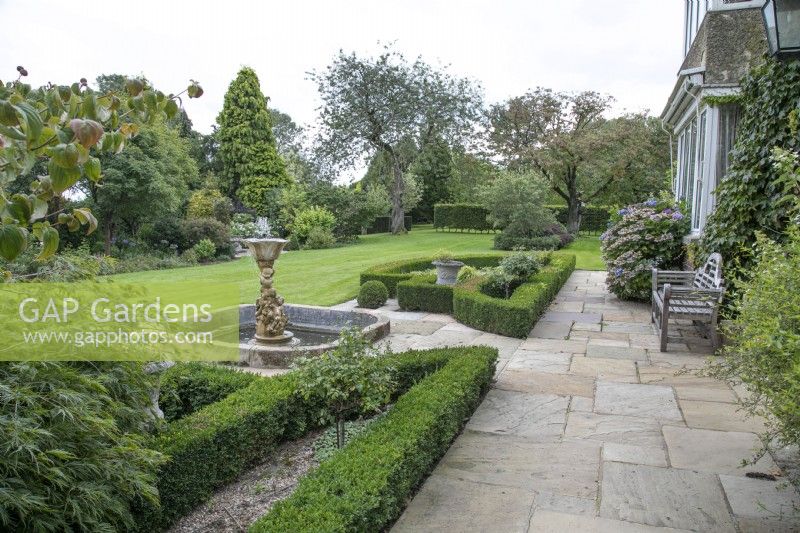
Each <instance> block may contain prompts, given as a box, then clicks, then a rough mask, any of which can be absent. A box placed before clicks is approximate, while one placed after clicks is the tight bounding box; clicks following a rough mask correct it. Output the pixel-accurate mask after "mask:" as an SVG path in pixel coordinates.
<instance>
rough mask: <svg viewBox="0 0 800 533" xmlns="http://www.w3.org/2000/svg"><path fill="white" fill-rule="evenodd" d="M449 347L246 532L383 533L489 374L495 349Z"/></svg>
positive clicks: (477, 400)
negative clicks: (432, 368) (444, 357)
mask: <svg viewBox="0 0 800 533" xmlns="http://www.w3.org/2000/svg"><path fill="white" fill-rule="evenodd" d="M439 352H444V350H439ZM449 352H450V354H451V355H450V357H448V361H447V363H446V364H445V365H444V366H443V367H442V368H441V370H439V371H438V372H435V373H433V374H431V375H429V376H428V377H426V378H425V379H423V380H422V381H420V382H419V383H417V384H416V385H414V386H413V387H412V388H411V389H410V390H409V391H408V392H407V393H406V394H404V395H403V396H401V397H400V399H399V400H397V403H396V404H395V405H394V407H393V408H392V410H391V411H389V413H388V414H386V416H384V417H383V418H382V419H381V420H379V421H376V422H375V423H374V424H372V425H370V427H369V428H368V429H367V430H366V431H365V432H364V433H363V434H361V435H360V436H358V437H356V438H355V439H354V440H353V441H352V442H350V443H349V444H348V445H347V446H346V447H345V448H343V449H342V450H340V451H339V452H337V453H335V454H334V455H333V456H332V457H331V458H330V459H328V460H327V461H324V462H323V463H322V464H321V465H320V466H319V468H317V469H316V470H315V471H313V472H312V473H311V474H309V475H308V476H307V477H305V478H304V479H302V480H301V481H300V483H299V485H298V487H297V489H296V490H295V492H294V493H293V494H292V495H291V496H290V497H289V498H288V499H286V500H284V501H282V502H279V503H278V504H276V505H275V507H274V508H273V509H272V511H271V512H270V513H268V514H267V515H266V516H264V517H263V518H261V519H260V520H258V521H257V522H256V523H255V524H253V526H251V528H250V531H253V532H270V531H275V532H284V531H295V532H297V531H309V532H310V531H382V530H385V529H386V528H387V527H388V526H389V525H390V524H392V522H393V521H394V520H396V519H397V518H398V517H399V516H400V513H401V512H402V510H403V508H404V507H405V505H406V503H407V501H408V498H409V496H410V495H411V494H412V493H413V491H414V489H415V488H416V487H417V486H419V485H420V483H421V482H422V481H423V480H424V479H425V477H426V475H427V474H428V472H430V470H431V469H432V468H433V466H434V465H435V464H436V462H437V461H438V460H439V459H440V458H441V457H442V456H443V455H444V453H445V452H446V451H447V448H448V447H449V446H450V443H451V442H452V440H453V438H455V437H456V435H457V434H458V432H459V431H460V430H461V427H462V426H463V425H464V421H465V419H467V418H468V417H469V416H470V415H471V414H472V412H473V411H474V410H475V408H476V407H477V406H478V404H479V403H480V400H481V397H482V396H483V394H484V393H485V392H486V391H487V390H488V388H489V384H490V383H491V380H492V376H493V375H494V367H495V362H496V359H497V352H496V350H493V349H490V348H483V347H480V348H461V349H456V348H453V349H450V350H449Z"/></svg>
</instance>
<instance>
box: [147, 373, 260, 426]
mask: <svg viewBox="0 0 800 533" xmlns="http://www.w3.org/2000/svg"><path fill="white" fill-rule="evenodd" d="M257 379H261V378H260V377H259V376H257V375H256V374H251V373H249V372H242V371H240V370H235V369H231V368H223V367H220V366H215V365H209V364H206V363H182V364H178V365H175V366H173V367H171V368H168V369H167V370H165V371H164V372H163V373H162V374H161V378H160V384H159V388H160V395H159V398H158V405H159V407H161V410H162V411H164V419H165V420H167V421H168V422H172V421H174V420H178V419H179V418H183V417H184V416H187V415H190V414H192V413H194V412H195V411H197V410H199V409H200V408H202V407H205V406H206V405H209V404H212V403H214V402H218V401H219V400H221V399H223V398H225V397H226V396H228V395H229V394H231V393H233V392H236V391H237V390H239V389H243V388H245V387H247V386H249V385H250V384H251V383H253V381H255V380H257Z"/></svg>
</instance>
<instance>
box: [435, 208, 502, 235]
mask: <svg viewBox="0 0 800 533" xmlns="http://www.w3.org/2000/svg"><path fill="white" fill-rule="evenodd" d="M488 215H489V210H488V209H486V208H485V207H484V206H482V205H480V204H436V205H435V206H434V207H433V227H434V228H436V229H458V230H474V231H488V230H491V229H493V228H492V225H491V224H489V222H487V221H486V217H487V216H488Z"/></svg>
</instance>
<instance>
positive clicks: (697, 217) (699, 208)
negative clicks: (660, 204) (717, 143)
mask: <svg viewBox="0 0 800 533" xmlns="http://www.w3.org/2000/svg"><path fill="white" fill-rule="evenodd" d="M705 161H706V111H703V113H702V114H701V115H700V127H699V131H698V140H697V172H696V174H697V176H696V180H695V190H694V200H693V202H692V205H693V206H694V210H693V212H692V229H700V224H701V221H702V214H703V200H704V198H703V178H704V176H705Z"/></svg>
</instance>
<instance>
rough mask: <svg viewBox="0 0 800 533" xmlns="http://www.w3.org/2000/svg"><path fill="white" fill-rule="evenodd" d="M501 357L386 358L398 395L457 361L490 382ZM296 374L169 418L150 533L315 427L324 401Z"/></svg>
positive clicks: (146, 524)
mask: <svg viewBox="0 0 800 533" xmlns="http://www.w3.org/2000/svg"><path fill="white" fill-rule="evenodd" d="M496 356H497V352H496V351H495V350H491V349H487V348H450V349H438V350H428V351H420V352H417V351H411V352H405V353H403V354H398V355H395V356H391V357H386V358H385V359H383V361H385V364H387V365H389V366H391V368H392V369H393V375H394V378H395V382H396V383H397V386H396V389H395V392H394V394H393V397H394V398H398V397H400V396H401V395H402V394H403V393H405V392H406V391H408V390H409V389H410V388H411V387H412V386H413V385H414V384H416V383H419V382H421V381H422V380H424V378H425V377H426V376H428V375H430V374H431V373H434V372H437V371H438V370H439V369H441V368H443V367H445V366H447V365H448V364H449V363H450V361H451V360H458V361H464V363H459V365H467V366H469V367H470V368H472V365H476V368H477V367H482V368H484V372H485V373H486V375H487V376H488V377H487V378H486V379H487V381H486V384H487V385H488V379H490V378H491V376H492V375H493V373H494V361H495V359H496ZM470 361H471V362H470ZM481 365H482V366H481ZM459 368H460V366H459ZM448 379H449V378H448ZM294 380H295V377H294V375H293V373H289V374H285V375H283V376H277V377H273V378H260V379H257V380H255V381H254V382H253V383H251V384H250V385H249V386H247V387H245V388H242V389H239V390H237V391H235V392H233V393H232V394H230V395H228V396H227V397H225V398H224V399H222V400H220V401H218V402H216V403H213V404H211V405H208V406H206V407H204V408H202V409H200V410H199V411H197V412H195V413H193V414H191V415H188V416H186V417H184V418H182V419H180V420H177V421H175V422H172V423H170V424H168V425H167V428H166V429H165V430H164V431H162V432H161V433H160V434H159V435H158V436H157V437H155V438H154V439H153V441H152V443H151V448H154V449H156V450H158V451H160V452H162V453H164V454H165V455H167V456H169V460H168V461H167V462H166V463H164V464H163V465H162V466H161V468H160V470H159V473H158V483H157V486H158V490H159V494H160V498H161V505H160V507H158V508H156V507H154V506H152V505H150V504H148V503H146V502H140V503H139V504H138V509H136V511H135V515H136V519H137V522H138V529H139V530H140V531H148V532H151V531H161V530H164V529H166V528H167V527H169V526H170V525H171V524H173V523H174V522H175V521H176V520H177V519H178V518H180V517H181V516H183V515H185V514H186V513H188V512H189V511H190V510H191V509H193V508H194V507H196V506H197V505H199V504H200V503H202V502H203V501H205V500H207V499H208V498H209V497H210V496H211V494H212V493H213V491H214V490H215V489H216V488H218V487H220V486H222V485H224V484H225V483H228V482H230V481H232V480H233V479H235V478H236V477H238V476H239V475H240V474H241V473H242V472H244V471H245V470H246V469H247V468H249V467H251V466H252V465H254V464H258V463H259V462H261V461H263V460H264V459H265V458H266V457H268V456H269V454H271V453H272V452H273V451H274V450H275V448H276V446H277V445H278V444H280V443H281V442H284V441H287V440H290V439H294V438H298V437H300V436H302V435H303V434H305V433H306V432H307V431H308V430H309V429H312V428H313V427H314V423H313V422H312V418H313V416H312V415H313V413H315V412H316V411H317V409H316V407H317V406H315V405H314V404H313V403H312V402H306V401H303V400H302V399H301V398H300V397H299V396H298V395H297V394H296V393H295V392H296V383H295V381H294ZM481 387H483V383H482V382H481ZM448 390H451V392H452V390H453V389H448ZM465 394H466V391H465ZM398 404H399V401H398ZM473 408H474V407H473ZM395 409H396V407H395ZM392 411H394V409H393V410H392ZM471 412H472V411H471V410H470V411H469V413H471ZM469 413H466V415H468V414H469ZM466 415H462V414H461V413H460V412H459V415H458V417H455V416H454V419H455V418H458V419H459V420H460V421H463V418H464V416H466ZM444 429H445V428H444V427H443V428H442V431H444ZM451 438H452V435H450V436H447V442H448V443H449V440H450V439H451ZM354 443H355V442H354ZM442 453H443V452H442ZM337 455H338V454H337ZM407 466H409V467H411V466H413V465H407Z"/></svg>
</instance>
